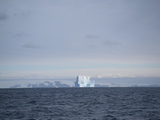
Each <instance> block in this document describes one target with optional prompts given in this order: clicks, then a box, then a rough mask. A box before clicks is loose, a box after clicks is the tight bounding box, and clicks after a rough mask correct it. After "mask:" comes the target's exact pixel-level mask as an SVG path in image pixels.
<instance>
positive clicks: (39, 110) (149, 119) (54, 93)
mask: <svg viewBox="0 0 160 120" xmlns="http://www.w3.org/2000/svg"><path fill="white" fill-rule="evenodd" d="M158 119H159V120H160V88H147V87H146V88H145V87H142V88H127V87H126V88H122V87H117V88H116V87H115V88H35V89H34V88H28V89H27V88H26V89H22V88H19V89H0V120H158Z"/></svg>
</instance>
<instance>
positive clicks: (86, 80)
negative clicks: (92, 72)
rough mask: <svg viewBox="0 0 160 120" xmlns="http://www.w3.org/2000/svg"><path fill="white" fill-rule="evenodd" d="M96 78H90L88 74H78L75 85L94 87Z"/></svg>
mask: <svg viewBox="0 0 160 120" xmlns="http://www.w3.org/2000/svg"><path fill="white" fill-rule="evenodd" d="M94 83H95V82H94V80H90V77H87V76H77V78H76V81H75V87H94Z"/></svg>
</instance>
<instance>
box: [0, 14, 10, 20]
mask: <svg viewBox="0 0 160 120" xmlns="http://www.w3.org/2000/svg"><path fill="white" fill-rule="evenodd" d="M7 18H8V15H7V14H6V13H0V20H6V19H7Z"/></svg>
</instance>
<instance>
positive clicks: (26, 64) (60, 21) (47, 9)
mask: <svg viewBox="0 0 160 120" xmlns="http://www.w3.org/2000/svg"><path fill="white" fill-rule="evenodd" d="M159 6H160V0H0V79H4V78H8V79H12V78H53V77H57V76H58V77H59V76H63V77H68V76H76V75H88V76H94V77H95V76H97V77H136V76H138V77H139V76H142V77H151V76H152V77H160V7H159Z"/></svg>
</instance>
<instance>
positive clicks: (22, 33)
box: [13, 32, 29, 38]
mask: <svg viewBox="0 0 160 120" xmlns="http://www.w3.org/2000/svg"><path fill="white" fill-rule="evenodd" d="M13 36H14V37H20V38H21V37H28V36H29V35H28V34H27V33H25V32H20V33H16V34H14V35H13Z"/></svg>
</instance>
